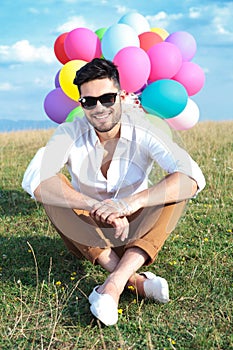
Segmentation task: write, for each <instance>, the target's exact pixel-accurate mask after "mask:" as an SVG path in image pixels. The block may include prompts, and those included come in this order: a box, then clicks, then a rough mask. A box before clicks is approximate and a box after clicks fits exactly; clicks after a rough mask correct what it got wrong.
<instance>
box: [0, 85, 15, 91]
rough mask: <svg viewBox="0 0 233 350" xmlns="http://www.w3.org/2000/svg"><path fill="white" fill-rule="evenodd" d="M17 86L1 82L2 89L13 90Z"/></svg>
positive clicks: (0, 88)
mask: <svg viewBox="0 0 233 350" xmlns="http://www.w3.org/2000/svg"><path fill="white" fill-rule="evenodd" d="M14 89H15V87H14V86H13V85H12V84H10V83H1V84H0V91H12V90H14Z"/></svg>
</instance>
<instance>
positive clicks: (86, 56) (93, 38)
mask: <svg viewBox="0 0 233 350" xmlns="http://www.w3.org/2000/svg"><path fill="white" fill-rule="evenodd" d="M64 48H65V52H66V54H67V56H68V57H69V58H70V59H71V60H83V61H87V62H89V61H91V60H92V59H93V58H100V57H101V41H100V39H99V37H98V36H97V34H95V33H94V32H93V31H92V30H90V29H88V28H76V29H73V30H72V31H71V32H69V33H68V35H67V37H66V39H65V42H64Z"/></svg>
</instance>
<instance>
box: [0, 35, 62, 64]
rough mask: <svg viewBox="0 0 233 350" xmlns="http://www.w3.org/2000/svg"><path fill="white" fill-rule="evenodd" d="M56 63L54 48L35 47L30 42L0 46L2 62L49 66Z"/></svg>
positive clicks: (21, 41)
mask: <svg viewBox="0 0 233 350" xmlns="http://www.w3.org/2000/svg"><path fill="white" fill-rule="evenodd" d="M55 61H56V60H55V57H54V53H53V50H52V48H48V47H46V46H40V47H35V46H33V45H31V44H30V42H29V41H28V40H20V41H17V42H16V43H15V44H13V45H12V46H7V45H2V46H0V62H9V63H10V62H43V63H47V64H49V63H53V62H55Z"/></svg>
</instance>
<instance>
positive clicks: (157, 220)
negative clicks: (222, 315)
mask: <svg viewBox="0 0 233 350" xmlns="http://www.w3.org/2000/svg"><path fill="white" fill-rule="evenodd" d="M64 181H66V182H67V183H69V182H68V180H67V178H65V177H64ZM69 185H70V186H71V184H70V183H69ZM186 203H187V201H182V202H178V203H171V204H166V205H163V206H155V207H149V208H143V209H141V210H139V211H138V212H136V213H134V214H133V215H131V216H128V217H127V218H128V221H129V235H128V238H127V240H125V241H124V242H121V241H120V239H119V238H118V239H115V238H114V232H115V230H114V228H113V227H112V226H110V225H108V224H103V223H100V222H97V221H95V220H94V219H93V218H92V217H91V216H90V215H89V212H88V211H84V210H77V209H75V210H73V209H70V208H62V207H57V206H51V205H44V208H45V211H46V213H47V215H48V217H49V219H50V220H51V222H52V224H53V225H54V227H55V228H56V230H57V232H58V233H59V234H60V236H61V238H62V239H63V240H64V243H65V244H66V246H67V248H68V249H69V251H70V252H72V253H73V254H75V255H76V256H77V257H79V258H80V257H81V256H84V257H85V258H87V259H88V260H90V261H91V262H92V263H93V264H94V263H95V262H96V260H97V259H98V257H99V255H100V254H101V253H102V252H103V250H104V249H109V247H111V248H112V249H113V250H114V251H115V252H116V253H117V255H118V256H119V257H121V256H122V255H123V254H124V251H125V250H126V249H128V248H131V247H138V248H141V249H142V250H143V251H145V252H146V253H147V255H148V259H147V261H146V265H149V264H151V263H153V262H154V260H155V259H156V256H157V254H158V252H159V251H160V249H161V248H162V246H163V245H164V242H165V241H166V239H167V238H168V236H169V234H170V233H171V232H172V231H173V230H174V228H175V227H176V225H177V223H178V221H179V219H180V217H181V216H182V214H183V212H184V209H185V207H186Z"/></svg>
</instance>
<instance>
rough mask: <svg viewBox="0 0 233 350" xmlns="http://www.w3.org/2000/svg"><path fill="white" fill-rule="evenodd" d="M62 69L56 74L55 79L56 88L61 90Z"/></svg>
mask: <svg viewBox="0 0 233 350" xmlns="http://www.w3.org/2000/svg"><path fill="white" fill-rule="evenodd" d="M60 71H61V70H60V69H59V71H58V72H57V74H56V76H55V79H54V84H55V87H56V88H59V87H61V85H60V82H59V74H60Z"/></svg>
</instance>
